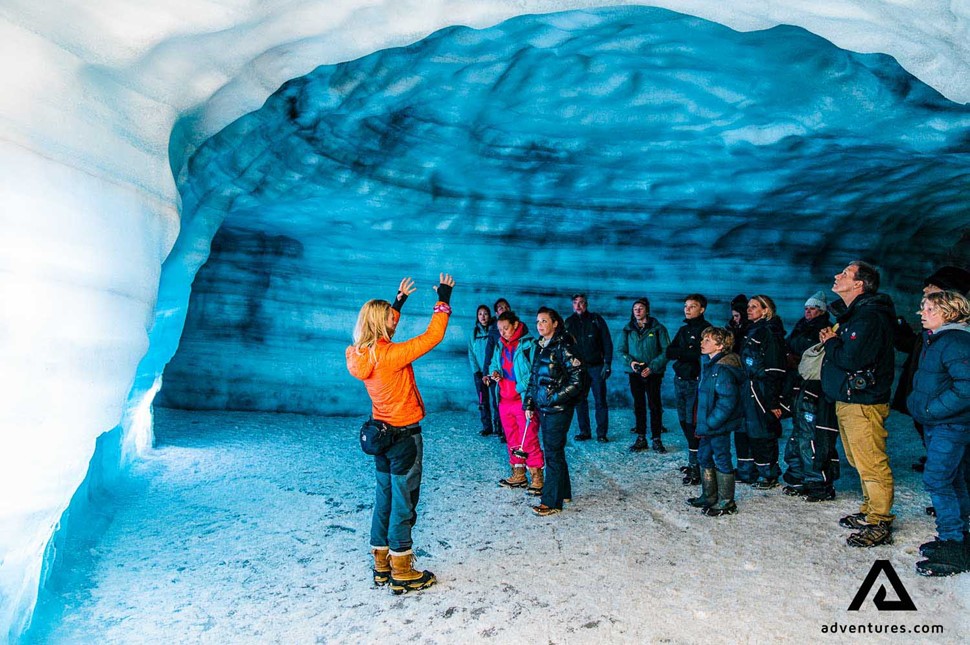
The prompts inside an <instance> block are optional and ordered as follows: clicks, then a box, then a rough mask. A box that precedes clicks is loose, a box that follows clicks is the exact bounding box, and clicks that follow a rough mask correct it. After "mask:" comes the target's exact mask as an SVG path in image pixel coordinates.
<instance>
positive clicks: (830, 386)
mask: <svg viewBox="0 0 970 645" xmlns="http://www.w3.org/2000/svg"><path fill="white" fill-rule="evenodd" d="M836 322H838V323H839V328H838V330H837V331H836V336H835V338H831V339H829V340H828V341H827V342H826V343H825V359H824V360H823V361H822V391H824V392H825V395H826V396H827V397H829V398H830V399H831V400H833V401H843V402H845V403H861V404H863V405H875V404H879V403H889V392H890V390H891V388H892V384H893V377H894V376H895V375H896V365H895V356H894V354H893V327H894V326H895V324H896V308H895V307H894V306H893V301H892V300H891V299H890V298H889V296H887V295H885V294H883V293H863V294H861V295H859V296H858V297H857V298H856V299H855V300H853V301H852V304H851V305H849V307H848V308H847V309H846V310H845V311H844V312H842V313H840V314H838V315H837V316H836ZM860 370H872V371H873V373H874V375H875V383H874V384H873V385H872V386H870V387H867V388H865V389H863V390H853V389H851V388H850V387H849V375H850V374H852V373H854V372H858V371H860Z"/></svg>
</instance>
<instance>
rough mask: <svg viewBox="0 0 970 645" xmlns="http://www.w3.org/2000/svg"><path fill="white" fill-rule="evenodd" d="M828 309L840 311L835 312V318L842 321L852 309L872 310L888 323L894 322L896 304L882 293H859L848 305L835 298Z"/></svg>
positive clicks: (849, 314) (850, 313)
mask: <svg viewBox="0 0 970 645" xmlns="http://www.w3.org/2000/svg"><path fill="white" fill-rule="evenodd" d="M836 303H839V304H842V307H836V306H835V305H836ZM830 309H833V310H837V311H839V312H840V313H836V320H837V321H838V322H842V321H843V320H845V319H846V318H848V317H849V316H851V315H852V313H853V312H854V311H856V310H859V309H867V310H871V311H874V312H876V313H878V314H879V315H881V316H883V317H884V318H886V319H887V320H888V321H889V322H890V323H895V320H896V305H894V304H893V299H892V298H890V297H889V296H887V295H886V294H884V293H863V294H860V295H859V296H858V297H857V298H856V299H855V300H853V301H852V304H851V305H849V306H848V307H845V303H844V302H842V300H837V301H836V302H835V303H833V304H832V306H831V307H830Z"/></svg>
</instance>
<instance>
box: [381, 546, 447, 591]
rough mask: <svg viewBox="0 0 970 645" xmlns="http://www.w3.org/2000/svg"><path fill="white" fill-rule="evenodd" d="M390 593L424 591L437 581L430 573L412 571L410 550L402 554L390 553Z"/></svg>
mask: <svg viewBox="0 0 970 645" xmlns="http://www.w3.org/2000/svg"><path fill="white" fill-rule="evenodd" d="M389 553H390V556H391V591H392V592H394V593H395V594H402V593H407V592H408V591H418V590H420V589H426V588H428V587H430V586H431V585H433V584H434V583H436V582H437V581H438V579H437V578H435V577H434V574H433V573H431V572H430V571H415V570H414V552H412V551H411V550H410V549H408V550H407V551H404V552H402V553H397V552H395V551H390V552H389Z"/></svg>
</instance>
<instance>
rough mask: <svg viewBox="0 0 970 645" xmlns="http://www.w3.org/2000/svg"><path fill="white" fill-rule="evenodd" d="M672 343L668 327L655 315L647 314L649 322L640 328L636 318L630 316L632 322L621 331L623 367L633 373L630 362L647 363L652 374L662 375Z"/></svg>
mask: <svg viewBox="0 0 970 645" xmlns="http://www.w3.org/2000/svg"><path fill="white" fill-rule="evenodd" d="M669 344H670V334H668V333H667V328H666V327H664V326H663V325H661V324H660V321H659V320H657V319H656V318H654V317H653V316H647V324H646V325H645V326H644V327H643V329H640V326H639V325H638V324H637V321H636V319H634V318H633V316H630V322H628V323H627V324H626V325H625V326H624V327H623V331H622V332H621V333H620V358H621V359H622V360H623V369H624V371H625V372H627V373H628V374H630V373H632V372H633V370H631V369H630V363H632V362H634V361H636V362H637V363H646V364H647V367H649V368H650V373H651V374H657V375H662V374H663V373H664V370H665V369H666V368H667V345H669Z"/></svg>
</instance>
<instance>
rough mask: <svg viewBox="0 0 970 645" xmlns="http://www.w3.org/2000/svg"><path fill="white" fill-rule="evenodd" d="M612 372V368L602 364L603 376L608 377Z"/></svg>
mask: <svg viewBox="0 0 970 645" xmlns="http://www.w3.org/2000/svg"><path fill="white" fill-rule="evenodd" d="M612 373H613V370H612V368H610V366H609V365H604V366H603V378H610V374H612Z"/></svg>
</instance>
